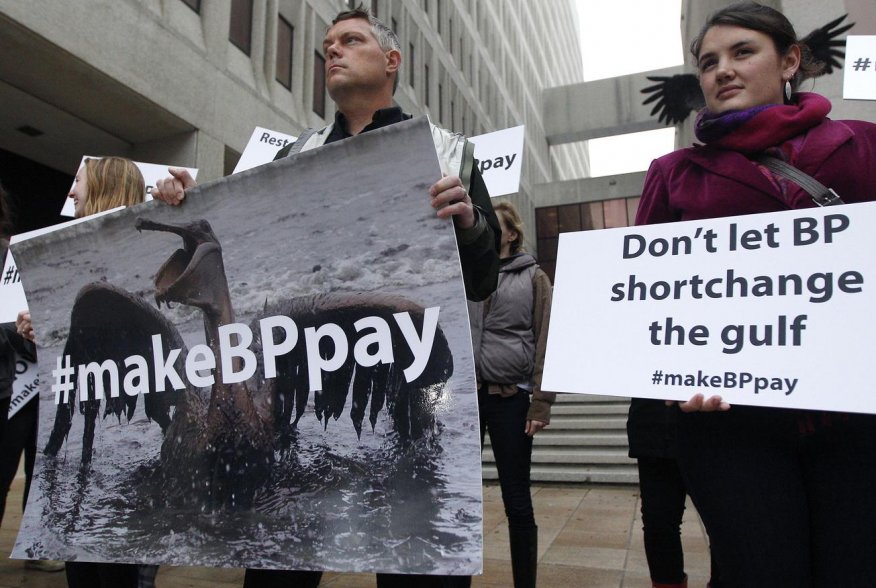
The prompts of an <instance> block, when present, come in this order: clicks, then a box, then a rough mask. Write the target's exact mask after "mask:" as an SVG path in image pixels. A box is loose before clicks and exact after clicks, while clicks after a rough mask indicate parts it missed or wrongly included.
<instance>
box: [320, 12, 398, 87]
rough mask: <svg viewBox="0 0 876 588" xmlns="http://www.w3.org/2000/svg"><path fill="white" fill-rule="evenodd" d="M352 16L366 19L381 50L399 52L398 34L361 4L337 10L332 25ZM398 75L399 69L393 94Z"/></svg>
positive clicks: (395, 82)
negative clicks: (340, 10) (349, 8)
mask: <svg viewBox="0 0 876 588" xmlns="http://www.w3.org/2000/svg"><path fill="white" fill-rule="evenodd" d="M353 18H361V19H364V20H367V21H368V23H369V24H370V25H371V34H372V35H374V38H375V39H377V44H378V45H380V48H381V49H382V50H383V51H391V50H392V49H395V50H396V51H398V52H399V53H401V43H400V42H399V40H398V35H396V34H395V31H393V30H392V29H391V28H389V27H388V26H386V23H384V22H383V21H382V20H380V19H379V18H377V17H376V16H374V15H373V14H371V11H370V10H369V9H368V8H366V7H365V6H364V5H363V4H359V5H358V6H356V8H353V9H352V10H344V11H342V12H339V13H338V15H337V16H336V17H335V18H334V20H333V21H332V25H336V24H338V23H339V22H341V21H342V20H350V19H353ZM400 75H401V70H398V71H397V72H396V74H395V80H393V83H392V93H393V94H395V90H396V88H398V78H399V76H400Z"/></svg>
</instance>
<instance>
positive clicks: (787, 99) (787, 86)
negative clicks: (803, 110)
mask: <svg viewBox="0 0 876 588" xmlns="http://www.w3.org/2000/svg"><path fill="white" fill-rule="evenodd" d="M790 101H791V82H790V81H785V102H786V103H787V102H790Z"/></svg>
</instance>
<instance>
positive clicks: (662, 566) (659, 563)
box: [638, 457, 687, 584]
mask: <svg viewBox="0 0 876 588" xmlns="http://www.w3.org/2000/svg"><path fill="white" fill-rule="evenodd" d="M638 463H639V493H640V495H641V498H642V530H643V532H644V537H645V556H646V557H647V558H648V571H649V572H650V574H651V580H652V581H653V582H657V583H660V584H678V583H681V582H682V580H684V551H683V550H682V547H681V521H682V517H683V516H684V501H685V500H686V499H687V490H686V489H685V486H684V480H683V479H682V477H681V471H680V470H679V469H678V462H677V461H676V460H674V459H671V458H665V457H640V458H639V459H638Z"/></svg>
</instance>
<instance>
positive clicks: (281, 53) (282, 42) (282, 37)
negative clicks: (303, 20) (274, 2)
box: [277, 16, 295, 90]
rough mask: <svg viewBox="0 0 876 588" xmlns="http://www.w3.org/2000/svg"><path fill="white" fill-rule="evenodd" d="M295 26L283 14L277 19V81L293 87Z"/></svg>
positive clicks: (290, 87)
mask: <svg viewBox="0 0 876 588" xmlns="http://www.w3.org/2000/svg"><path fill="white" fill-rule="evenodd" d="M294 35H295V28H294V27H293V26H292V25H291V24H289V22H288V21H287V20H286V19H285V18H283V17H282V16H281V17H280V18H279V19H278V20H277V81H278V82H280V83H281V84H283V85H284V86H286V87H287V88H289V89H290V90H291V89H292V41H293V38H294Z"/></svg>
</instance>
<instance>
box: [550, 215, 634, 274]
mask: <svg viewBox="0 0 876 588" xmlns="http://www.w3.org/2000/svg"><path fill="white" fill-rule="evenodd" d="M638 205H639V199H638V198H615V199H611V200H602V201H599V202H583V203H580V204H565V205H562V206H547V207H544V208H536V209H535V235H536V241H537V243H538V263H539V266H541V268H542V269H543V270H544V271H545V273H546V274H547V275H548V276H549V277H550V279H551V281H553V280H554V271H555V269H556V260H557V243H558V240H559V239H558V238H559V236H560V234H561V233H569V232H572V231H589V230H593V229H605V228H613V227H625V226H631V225H632V224H633V223H634V221H635V218H636V208H637V207H638Z"/></svg>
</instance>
